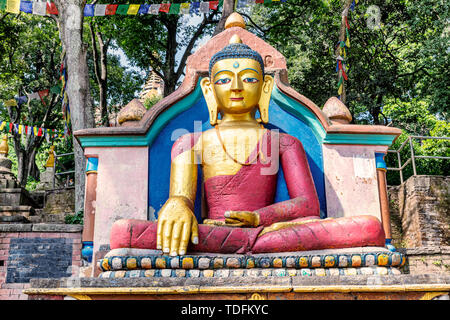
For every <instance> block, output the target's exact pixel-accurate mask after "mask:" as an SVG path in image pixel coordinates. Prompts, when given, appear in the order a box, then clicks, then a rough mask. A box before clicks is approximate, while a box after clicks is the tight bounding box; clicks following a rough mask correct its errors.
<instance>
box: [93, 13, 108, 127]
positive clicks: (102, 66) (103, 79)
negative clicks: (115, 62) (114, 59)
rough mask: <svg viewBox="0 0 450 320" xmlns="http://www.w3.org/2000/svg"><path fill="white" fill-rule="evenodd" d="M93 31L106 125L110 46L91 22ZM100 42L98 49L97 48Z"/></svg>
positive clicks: (103, 119) (102, 118)
mask: <svg viewBox="0 0 450 320" xmlns="http://www.w3.org/2000/svg"><path fill="white" fill-rule="evenodd" d="M89 27H90V32H91V44H92V53H93V54H92V55H93V59H94V73H95V78H96V80H97V84H98V87H99V108H100V117H101V124H102V125H103V126H105V127H108V126H109V118H108V105H107V104H108V102H107V94H108V69H107V63H108V55H107V52H108V46H109V41H107V42H106V43H105V42H104V41H103V37H102V34H101V33H100V32H98V30H94V25H93V23H92V22H91V23H90V24H89ZM95 39H97V40H95ZM97 43H98V49H97Z"/></svg>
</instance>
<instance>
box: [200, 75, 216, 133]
mask: <svg viewBox="0 0 450 320" xmlns="http://www.w3.org/2000/svg"><path fill="white" fill-rule="evenodd" d="M200 87H201V88H202V92H203V96H204V97H205V100H206V105H207V107H208V111H209V123H210V124H211V125H212V126H214V125H216V124H217V113H218V104H217V100H216V96H215V95H214V91H213V90H214V89H213V87H212V84H211V81H210V79H209V78H203V79H202V80H201V81H200Z"/></svg>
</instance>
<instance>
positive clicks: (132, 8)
mask: <svg viewBox="0 0 450 320" xmlns="http://www.w3.org/2000/svg"><path fill="white" fill-rule="evenodd" d="M140 7H141V5H140V4H130V6H129V7H128V11H127V14H133V15H136V14H137V13H138V11H139V8H140Z"/></svg>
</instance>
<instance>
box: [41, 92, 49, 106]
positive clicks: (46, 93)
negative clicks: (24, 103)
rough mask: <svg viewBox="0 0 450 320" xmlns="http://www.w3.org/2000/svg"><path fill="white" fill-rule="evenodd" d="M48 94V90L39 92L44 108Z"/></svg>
mask: <svg viewBox="0 0 450 320" xmlns="http://www.w3.org/2000/svg"><path fill="white" fill-rule="evenodd" d="M48 92H49V90H48V89H45V90H41V91H38V94H39V98H41V101H42V104H43V105H44V106H45V101H44V99H43V98H44V97H45V96H48Z"/></svg>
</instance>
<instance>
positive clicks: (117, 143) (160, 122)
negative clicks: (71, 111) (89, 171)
mask: <svg viewBox="0 0 450 320" xmlns="http://www.w3.org/2000/svg"><path fill="white" fill-rule="evenodd" d="M201 97H202V90H201V87H200V85H199V84H197V86H196V88H195V90H194V92H192V93H191V94H190V95H188V96H187V97H186V98H184V99H182V100H180V101H178V102H177V103H175V104H174V105H173V106H172V107H170V108H169V109H167V110H166V111H164V112H163V113H161V114H160V115H159V116H158V117H157V118H156V120H155V121H154V122H153V124H152V125H151V127H150V130H149V131H148V132H147V133H146V134H145V135H142V136H134V135H124V136H84V137H79V140H80V143H81V146H82V147H83V148H86V147H144V146H151V145H152V143H153V141H154V140H155V138H156V137H157V136H158V134H159V132H161V130H162V129H163V128H164V126H165V125H166V124H167V123H168V122H169V121H170V120H171V119H173V118H174V117H176V116H177V115H178V114H180V113H182V112H183V111H185V110H187V109H189V108H190V107H191V106H192V105H193V104H195V103H196V102H197V101H198V100H199V99H200V98H201Z"/></svg>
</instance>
